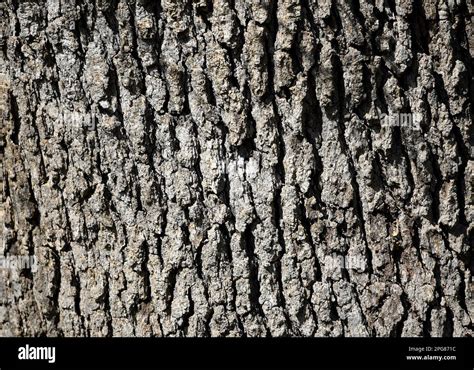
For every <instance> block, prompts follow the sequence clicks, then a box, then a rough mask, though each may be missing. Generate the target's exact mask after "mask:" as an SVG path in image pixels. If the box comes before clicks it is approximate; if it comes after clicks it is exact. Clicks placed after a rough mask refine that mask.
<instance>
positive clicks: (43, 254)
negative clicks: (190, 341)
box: [0, 0, 474, 336]
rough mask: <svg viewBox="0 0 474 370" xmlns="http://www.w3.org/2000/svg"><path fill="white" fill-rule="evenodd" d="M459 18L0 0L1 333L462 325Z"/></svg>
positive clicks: (448, 10) (406, 5) (302, 7)
mask: <svg viewBox="0 0 474 370" xmlns="http://www.w3.org/2000/svg"><path fill="white" fill-rule="evenodd" d="M472 14H473V5H472V2H470V1H469V0H400V1H394V0H385V1H384V0H360V1H359V0H351V1H346V0H278V1H275V0H252V1H246V0H199V1H191V0H187V1H182V0H161V1H151V0H149V1H147V0H135V1H134V0H96V1H92V0H82V1H81V0H67V1H65V0H47V1H39V0H37V1H24V0H8V1H6V2H5V0H2V1H1V2H0V37H1V59H0V110H1V114H2V120H3V121H2V122H3V125H2V155H3V174H4V175H3V187H4V190H3V198H2V204H3V210H2V213H1V216H2V217H3V224H4V228H3V230H2V234H3V239H4V240H3V244H2V248H1V249H0V252H1V254H0V255H4V256H13V255H35V256H36V258H37V261H38V269H37V270H36V271H31V270H28V269H21V270H20V269H3V270H0V274H1V280H0V285H2V286H1V289H0V294H1V295H2V297H0V298H2V299H0V335H3V336H6V335H14V336H36V335H48V336H62V335H64V336H267V335H271V336H281V335H292V336H465V335H473V333H474V327H473V322H474V304H473V298H472V289H473V285H472V280H471V279H472V278H471V276H472V273H473V270H474V267H473V252H472V243H473V224H474V222H473V220H474V199H473V191H474V189H473V187H474V183H473V175H474V153H473V150H472V144H473V130H472V129H473V124H472V118H473V117H472V116H473V114H472V113H473V112H472V110H473V80H472V77H473V64H472V56H473V55H474V54H473V48H474V37H473V25H472V23H471V22H472V18H471V17H472ZM410 112H411V113H415V114H418V115H421V117H422V119H421V122H418V121H416V122H413V123H412V124H410V125H401V124H400V125H386V124H384V123H383V121H382V120H381V119H380V117H381V116H382V115H384V114H385V115H387V116H389V117H393V116H397V115H399V114H401V113H410ZM344 261H345V263H344Z"/></svg>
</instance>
